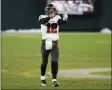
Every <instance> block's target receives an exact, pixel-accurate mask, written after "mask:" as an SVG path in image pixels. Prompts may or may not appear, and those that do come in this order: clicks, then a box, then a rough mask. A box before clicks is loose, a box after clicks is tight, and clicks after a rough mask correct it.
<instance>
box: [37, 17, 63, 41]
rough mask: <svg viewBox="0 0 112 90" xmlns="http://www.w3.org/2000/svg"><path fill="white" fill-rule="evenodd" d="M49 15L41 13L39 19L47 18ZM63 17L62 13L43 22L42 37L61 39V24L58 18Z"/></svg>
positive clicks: (53, 39)
mask: <svg viewBox="0 0 112 90" xmlns="http://www.w3.org/2000/svg"><path fill="white" fill-rule="evenodd" d="M46 17H48V15H40V16H39V20H41V19H42V18H46ZM59 19H61V16H60V15H56V16H55V17H53V18H51V19H50V20H49V21H48V22H47V23H45V24H41V32H42V39H50V40H52V41H56V40H58V39H59V25H58V20H59Z"/></svg>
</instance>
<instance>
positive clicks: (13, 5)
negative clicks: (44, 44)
mask: <svg viewBox="0 0 112 90" xmlns="http://www.w3.org/2000/svg"><path fill="white" fill-rule="evenodd" d="M46 2H47V1H46V0H1V17H2V18H1V28H2V31H4V30H8V29H16V30H19V29H32V28H35V29H38V28H40V25H39V24H38V22H37V20H38V17H39V15H40V14H42V13H44V8H45V5H46ZM111 3H112V0H96V2H95V11H94V13H93V14H90V15H83V16H76V15H69V19H68V22H67V23H66V24H65V25H61V27H60V29H61V31H67V30H69V31H93V32H96V31H100V29H103V28H109V29H112V19H111V17H112V10H111V8H112V5H111Z"/></svg>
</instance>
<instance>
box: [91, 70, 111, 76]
mask: <svg viewBox="0 0 112 90" xmlns="http://www.w3.org/2000/svg"><path fill="white" fill-rule="evenodd" d="M91 74H96V75H108V76H110V75H111V72H110V71H107V72H92V73H91Z"/></svg>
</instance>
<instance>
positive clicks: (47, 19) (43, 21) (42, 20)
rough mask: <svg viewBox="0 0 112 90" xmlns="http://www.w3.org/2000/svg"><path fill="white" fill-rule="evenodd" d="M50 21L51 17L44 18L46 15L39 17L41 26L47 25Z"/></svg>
mask: <svg viewBox="0 0 112 90" xmlns="http://www.w3.org/2000/svg"><path fill="white" fill-rule="evenodd" d="M49 20H50V17H48V16H44V15H40V16H39V23H40V24H45V23H47V22H48V21H49Z"/></svg>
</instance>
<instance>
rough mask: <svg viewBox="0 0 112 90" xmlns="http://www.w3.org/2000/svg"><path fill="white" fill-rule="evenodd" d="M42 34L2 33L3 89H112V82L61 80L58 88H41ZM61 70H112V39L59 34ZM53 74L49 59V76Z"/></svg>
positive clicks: (95, 35) (84, 79)
mask: <svg viewBox="0 0 112 90" xmlns="http://www.w3.org/2000/svg"><path fill="white" fill-rule="evenodd" d="M40 46H41V35H40V34H37V33H35V34H20V33H16V34H7V33H2V89H54V88H55V89H110V88H111V80H110V79H101V78H100V79H98V78H76V77H58V82H59V84H60V86H59V87H52V86H51V76H50V75H48V74H47V75H46V77H47V83H48V86H47V87H42V86H41V85H40V64H41V54H40ZM59 47H60V58H59V70H67V69H85V68H111V35H108V34H101V33H60V40H59ZM49 71H50V59H49V63H48V67H47V72H49Z"/></svg>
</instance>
